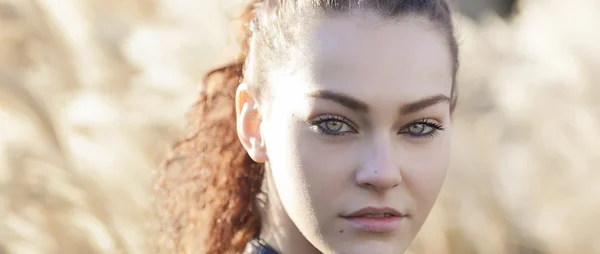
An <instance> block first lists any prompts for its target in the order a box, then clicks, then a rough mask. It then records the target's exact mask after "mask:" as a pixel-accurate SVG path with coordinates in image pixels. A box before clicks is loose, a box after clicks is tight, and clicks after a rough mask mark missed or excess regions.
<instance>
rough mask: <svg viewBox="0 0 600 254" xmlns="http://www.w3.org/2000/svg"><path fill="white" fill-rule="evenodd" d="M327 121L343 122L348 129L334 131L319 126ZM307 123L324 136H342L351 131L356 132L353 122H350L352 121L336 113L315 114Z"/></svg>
mask: <svg viewBox="0 0 600 254" xmlns="http://www.w3.org/2000/svg"><path fill="white" fill-rule="evenodd" d="M327 122H339V123H341V124H345V125H347V126H348V127H349V128H350V131H346V132H341V133H336V132H334V131H331V130H327V129H325V128H324V127H322V126H321V125H322V124H324V123H327ZM308 124H309V125H310V126H312V127H316V131H317V133H319V134H321V135H324V136H344V135H349V134H352V133H357V131H356V128H355V127H354V124H352V121H350V119H348V118H345V117H343V116H338V115H321V116H317V117H316V118H315V119H313V120H310V121H309V122H308Z"/></svg>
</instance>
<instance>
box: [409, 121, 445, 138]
mask: <svg viewBox="0 0 600 254" xmlns="http://www.w3.org/2000/svg"><path fill="white" fill-rule="evenodd" d="M443 130H444V128H443V127H442V125H440V124H439V123H438V122H437V121H435V120H432V119H420V120H416V121H413V122H412V123H410V124H408V125H407V126H406V127H404V128H403V129H402V130H401V131H400V132H399V134H407V135H409V136H411V137H415V138H428V137H432V136H434V135H435V134H438V132H439V131H443Z"/></svg>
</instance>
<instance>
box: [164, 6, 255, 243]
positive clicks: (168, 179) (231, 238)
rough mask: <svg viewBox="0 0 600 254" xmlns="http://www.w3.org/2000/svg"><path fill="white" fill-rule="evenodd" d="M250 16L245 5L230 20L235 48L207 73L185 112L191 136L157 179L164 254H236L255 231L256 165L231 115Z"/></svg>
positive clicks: (250, 7)
mask: <svg viewBox="0 0 600 254" xmlns="http://www.w3.org/2000/svg"><path fill="white" fill-rule="evenodd" d="M253 16H254V13H253V5H252V4H251V5H249V6H248V7H247V8H246V9H245V11H244V12H243V14H242V16H241V17H240V18H239V19H238V20H237V21H238V22H237V23H235V25H236V26H237V29H238V30H237V31H239V34H238V36H239V37H238V38H237V39H238V40H239V43H240V53H239V54H238V56H237V57H236V59H235V61H234V62H233V63H231V64H228V65H226V66H224V67H221V68H217V69H214V70H212V71H210V72H209V73H208V74H207V75H206V77H205V79H204V81H203V89H202V91H201V92H200V95H199V98H198V100H197V101H196V103H195V104H194V105H193V107H192V109H191V110H190V112H189V113H188V114H187V116H186V119H187V120H188V125H189V126H188V128H189V129H190V133H191V135H190V136H189V138H187V139H185V140H183V141H181V142H180V143H178V144H176V145H175V146H174V148H173V151H172V154H171V155H170V156H169V158H168V159H167V160H166V161H165V165H164V167H163V169H162V171H161V178H160V179H159V180H158V181H157V189H158V190H161V191H163V193H164V195H165V199H166V200H165V203H164V207H163V208H165V209H164V210H165V211H164V214H163V215H162V216H161V217H162V224H161V229H162V230H161V231H163V232H162V234H161V241H160V243H159V245H161V246H164V247H166V248H167V249H168V250H167V252H168V253H241V252H242V251H243V250H244V247H245V245H246V243H247V242H248V241H249V240H250V238H251V237H253V236H254V235H256V234H258V232H259V230H260V218H259V215H258V211H257V209H256V207H255V199H256V196H257V194H258V193H259V192H260V189H261V183H262V179H263V174H264V173H263V167H262V165H260V164H258V163H256V162H254V161H253V160H252V159H251V158H250V157H249V156H248V154H247V153H246V151H245V150H244V149H243V147H242V145H241V143H240V141H239V140H238V136H237V133H236V112H235V92H236V89H237V87H238V85H239V84H240V83H241V81H242V78H243V70H244V62H245V60H246V55H247V53H248V38H249V36H250V31H249V29H248V26H247V24H248V23H249V22H250V20H251V19H252V18H253ZM176 162H178V164H180V165H181V166H180V167H176V165H175V164H176Z"/></svg>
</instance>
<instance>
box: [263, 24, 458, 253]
mask: <svg viewBox="0 0 600 254" xmlns="http://www.w3.org/2000/svg"><path fill="white" fill-rule="evenodd" d="M311 31H313V32H312V33H310V34H311V36H307V37H306V38H305V39H306V40H305V42H306V45H309V46H305V47H304V50H302V51H298V52H299V54H297V55H296V56H294V57H292V59H291V62H294V63H303V62H305V63H306V64H293V65H294V66H295V67H293V68H291V69H293V70H292V71H290V70H287V69H284V68H281V69H279V70H276V71H274V72H273V73H272V75H271V80H270V83H271V86H270V95H271V96H270V98H271V99H270V100H269V102H268V103H265V104H264V105H268V109H267V111H268V113H267V114H266V115H265V116H264V118H263V122H262V125H261V130H262V135H263V138H264V140H265V144H266V149H267V155H268V161H267V163H268V164H269V166H270V172H269V173H270V174H271V176H272V180H273V182H274V183H273V184H274V186H276V193H278V196H279V199H280V200H281V203H282V206H283V208H284V210H285V215H282V216H289V219H290V220H291V221H292V222H293V224H294V225H295V226H296V227H297V229H290V230H298V231H299V232H300V233H301V234H302V235H303V236H304V237H305V238H306V240H308V242H310V244H312V245H313V246H314V247H316V248H317V249H318V250H319V251H321V252H324V253H373V251H374V250H377V251H376V252H377V253H400V252H402V251H404V250H405V249H406V248H407V247H408V245H409V244H410V242H411V241H412V240H413V238H414V237H415V235H416V234H417V232H418V231H419V229H420V227H421V226H422V224H423V222H424V221H425V219H426V217H427V215H428V214H429V212H430V210H431V208H432V205H433V204H434V201H435V199H436V198H437V195H438V193H439V191H440V188H441V186H442V183H443V180H444V177H445V174H446V169H447V167H448V163H449V154H450V136H451V127H452V126H451V117H450V116H451V114H450V106H449V97H450V92H451V86H452V65H451V64H452V60H451V55H450V52H449V49H448V46H447V42H446V41H445V40H444V37H443V36H442V34H441V33H440V32H439V31H438V30H437V29H435V28H434V27H433V26H432V25H431V24H430V23H429V22H427V21H425V20H424V19H419V18H407V19H402V20H397V21H392V22H390V21H386V22H381V20H379V21H373V20H371V19H368V18H366V17H363V16H361V17H358V16H354V17H349V16H339V17H328V18H327V19H325V20H323V21H322V22H321V23H319V24H318V25H316V26H315V27H314V30H311ZM275 195H276V194H275ZM270 198H271V199H273V198H277V197H270ZM368 207H371V208H387V209H388V210H386V211H383V210H382V211H377V210H375V211H371V212H370V213H369V212H365V213H359V214H358V215H360V216H353V215H352V214H353V213H354V212H356V211H359V210H361V209H363V208H368ZM369 214H370V215H369ZM391 214H394V216H390V215H391ZM372 216H385V217H384V218H372ZM266 219H269V218H266ZM284 231H285V230H284Z"/></svg>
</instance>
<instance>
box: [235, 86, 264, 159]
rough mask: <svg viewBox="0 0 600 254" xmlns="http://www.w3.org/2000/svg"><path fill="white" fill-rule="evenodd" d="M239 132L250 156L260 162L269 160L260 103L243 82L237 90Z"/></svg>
mask: <svg viewBox="0 0 600 254" xmlns="http://www.w3.org/2000/svg"><path fill="white" fill-rule="evenodd" d="M235 111H236V125H237V126H236V127H237V134H238V138H239V139H240V142H241V143H242V146H244V149H246V152H247V153H248V155H250V157H251V158H252V159H253V160H254V161H255V162H258V163H265V162H266V161H267V151H266V150H267V149H266V147H265V142H264V139H263V137H262V134H261V132H260V125H261V123H262V115H261V114H260V110H259V105H258V103H257V102H256V100H255V99H254V98H252V97H251V96H250V95H249V94H248V86H247V85H246V84H245V83H242V84H240V85H239V86H238V88H237V90H236V92H235Z"/></svg>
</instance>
